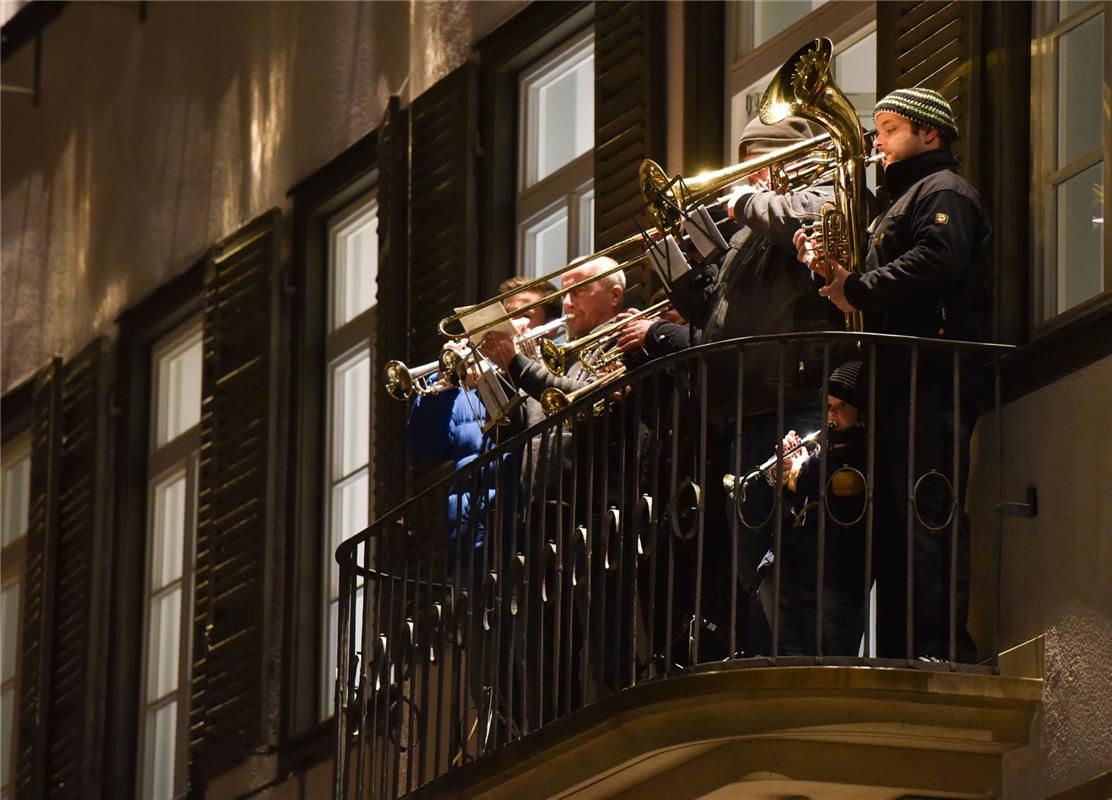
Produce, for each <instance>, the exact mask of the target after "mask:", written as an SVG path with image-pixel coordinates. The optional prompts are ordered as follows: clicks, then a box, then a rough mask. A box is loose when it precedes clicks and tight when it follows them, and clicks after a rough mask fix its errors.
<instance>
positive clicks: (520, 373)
mask: <svg viewBox="0 0 1112 800" xmlns="http://www.w3.org/2000/svg"><path fill="white" fill-rule="evenodd" d="M617 265H618V262H616V261H615V260H614V259H612V258H606V257H605V256H603V257H601V258H596V259H593V260H591V261H588V262H586V263H584V264H582V265H581V266H578V267H576V268H575V269H572V270H568V271H567V272H565V273H564V275H563V277H562V279H561V285H562V287H563V288H567V287H569V286H572V285H574V284H576V283H580V282H582V281H584V280H586V279H588V278H593V277H595V276H596V275H599V274H600V273H603V272H606V271H607V270H611V269H613V268H614V267H616V266H617ZM624 294H625V274H624V273H623V272H622V271H621V270H618V271H617V272H614V273H613V274H611V275H607V276H605V277H602V278H598V279H597V280H594V281H591V282H590V283H588V284H586V285H584V286H581V287H579V288H578V289H574V290H572V291H570V292H568V293H567V294H565V295H564V299H563V311H564V314H571V315H572V317H571V319H569V320H568V339H569V340H570V339H578V338H579V337H581V336H585V335H586V334H588V333H590V332H591V331H593V330H594V329H595V328H597V327H599V326H600V325H603V324H605V323H607V322H609V321H610V320H612V319H613V318H614V317H615V315H617V313H618V312H619V311H620V310H621V308H622V297H623V295H624ZM479 350H480V351H481V352H482V353H483V355H485V356H486V357H487V358H489V359H490V360H491V361H493V362H494V363H495V364H497V365H498V366H500V367H502V368H503V369H504V370H506V372H507V373H508V374H509V376H510V378H511V379H513V381H514V383H515V384H516V385H517V386H518V387H519V388H520V389H522V390H523V391H524V392H525V393H526V394H527V395H529V396H530V397H533V398H536V399H538V400H539V399H540V396H541V393H543V392H544V390H545V389H547V388H549V387H552V386H554V387H556V388H558V389H560V390H562V391H564V392H569V393H570V392H573V391H575V390H576V389H579V388H582V387H583V386H586V385H587V383H588V382H589V380H590V378H591V375H590V373H588V372H587V371H586V370H585V369H583V367H582V366H581V365H580V364H579V363H578V362H573V363H572V364H571V365H569V367H568V368H567V370H566V374H565V375H564V376H559V377H558V376H556V375H553V374H552V373H551V372H549V371H548V369H547V368H545V366H544V365H543V364H540V363H538V362H536V361H533V360H531V359H529V358H528V357H527V356H525V355H524V354H523V353H520V352H518V350H517V347H516V345H515V343H514V340H513V337H512V336H510V335H509V334H507V333H504V332H501V331H490V332H489V333H487V335H486V336H485V337H484V338H483V341H482V344H481V345H480V347H479Z"/></svg>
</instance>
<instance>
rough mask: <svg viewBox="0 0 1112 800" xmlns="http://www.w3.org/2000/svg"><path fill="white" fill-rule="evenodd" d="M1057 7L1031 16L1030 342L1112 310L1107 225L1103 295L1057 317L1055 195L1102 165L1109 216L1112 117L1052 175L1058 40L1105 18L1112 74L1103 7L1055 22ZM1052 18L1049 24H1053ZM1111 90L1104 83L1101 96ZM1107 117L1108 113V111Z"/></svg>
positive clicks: (1108, 18)
mask: <svg viewBox="0 0 1112 800" xmlns="http://www.w3.org/2000/svg"><path fill="white" fill-rule="evenodd" d="M1058 7H1059V5H1058V4H1057V3H1046V4H1036V5H1035V6H1034V7H1033V10H1032V14H1033V15H1034V19H1033V22H1032V27H1033V30H1032V48H1031V54H1032V58H1031V221H1032V225H1031V239H1032V241H1031V244H1032V256H1033V259H1032V260H1033V264H1032V272H1033V279H1032V281H1031V298H1030V299H1031V317H1030V322H1031V333H1032V336H1031V338H1032V339H1038V338H1040V337H1043V336H1047V335H1050V334H1052V333H1054V332H1055V331H1058V330H1061V329H1065V328H1067V327H1070V326H1072V325H1073V324H1075V323H1076V322H1077V321H1078V320H1082V319H1084V318H1086V317H1089V316H1092V315H1094V314H1098V315H1099V314H1101V313H1104V312H1106V311H1107V310H1108V309H1109V308H1112V237H1110V236H1109V235H1108V228H1107V222H1106V223H1105V227H1104V231H1103V236H1102V238H1103V245H1102V249H1101V257H1102V259H1103V272H1104V289H1103V290H1102V291H1101V292H1099V293H1097V294H1095V295H1093V296H1091V297H1089V298H1087V299H1085V300H1083V301H1081V302H1080V303H1077V304H1076V305H1074V306H1072V307H1070V308H1067V309H1065V310H1063V311H1057V310H1056V308H1057V285H1058V277H1059V270H1058V264H1057V259H1058V255H1057V249H1058V224H1057V209H1058V202H1057V189H1058V187H1059V186H1061V185H1062V184H1063V183H1065V182H1066V181H1067V180H1069V179H1070V178H1073V177H1076V176H1077V175H1080V174H1081V173H1083V172H1084V171H1085V170H1086V169H1089V168H1091V167H1093V166H1094V165H1096V164H1100V163H1103V165H1104V166H1103V182H1102V188H1103V193H1104V219H1105V220H1106V221H1107V219H1108V216H1109V214H1108V212H1109V210H1112V200H1110V199H1109V198H1110V195H1112V115H1109V114H1108V113H1105V114H1104V115H1103V118H1102V121H1101V124H1102V134H1101V144H1100V145H1099V146H1098V147H1097V148H1094V149H1093V150H1091V151H1089V152H1087V153H1084V154H1082V155H1080V156H1077V157H1076V158H1074V159H1073V161H1071V162H1070V163H1068V164H1065V165H1063V166H1060V167H1056V168H1055V169H1053V170H1051V169H1050V166H1051V165H1052V164H1056V162H1057V155H1056V153H1055V152H1054V151H1055V149H1056V146H1057V122H1058V113H1057V108H1056V101H1057V99H1058V91H1057V89H1058V87H1057V77H1058V66H1057V55H1058V47H1057V43H1058V41H1059V40H1060V38H1061V37H1062V36H1063V35H1065V34H1067V33H1069V32H1070V31H1072V30H1075V29H1076V28H1077V27H1079V26H1080V25H1083V24H1085V23H1086V22H1088V21H1090V20H1091V19H1093V18H1095V17H1096V16H1098V15H1100V14H1101V13H1103V14H1104V26H1103V27H1104V65H1103V67H1104V69H1103V71H1102V74H1103V75H1105V76H1107V75H1109V74H1110V70H1112V12H1110V11H1109V9H1108V7H1107V4H1106V3H1102V2H1099V1H1098V2H1093V3H1090V4H1089V5H1087V6H1086V7H1084V8H1082V9H1080V10H1078V11H1075V12H1074V13H1073V14H1071V15H1070V16H1069V17H1067V18H1066V19H1064V20H1058V19H1057V18H1056V15H1057V12H1058ZM1052 17H1053V18H1052ZM1109 88H1110V84H1109V79H1108V78H1107V77H1105V82H1104V86H1103V92H1102V96H1107V94H1108V90H1109ZM1106 111H1107V108H1106Z"/></svg>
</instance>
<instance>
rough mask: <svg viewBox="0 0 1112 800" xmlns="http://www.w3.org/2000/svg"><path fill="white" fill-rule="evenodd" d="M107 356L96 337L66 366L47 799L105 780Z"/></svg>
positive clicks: (88, 792) (86, 793)
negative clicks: (103, 768) (103, 774)
mask: <svg viewBox="0 0 1112 800" xmlns="http://www.w3.org/2000/svg"><path fill="white" fill-rule="evenodd" d="M106 353H107V345H106V342H105V340H104V339H103V338H98V339H96V340H94V341H93V342H92V344H90V345H89V346H87V347H86V348H85V349H84V350H83V351H82V352H81V353H79V354H78V355H77V356H76V357H75V358H73V359H72V360H70V361H69V363H67V364H66V366H65V369H64V371H63V378H62V416H61V424H62V431H63V432H64V436H63V439H62V447H61V460H60V464H61V469H60V471H59V481H60V485H59V495H58V496H59V504H58V520H57V524H58V541H57V548H56V550H55V558H56V562H55V563H56V568H55V570H54V578H55V588H54V597H55V599H54V625H53V627H54V632H53V653H52V656H51V659H50V663H51V667H50V708H49V731H50V743H49V749H48V753H47V769H46V788H47V796H49V797H72V798H84V797H92V796H96V795H97V794H99V789H100V786H101V780H102V764H103V751H102V747H103V742H104V708H103V692H102V690H101V688H102V686H103V683H104V680H105V678H106V672H105V665H106V663H107V658H108V649H107V637H108V625H107V622H106V618H107V608H108V583H107V580H106V566H107V563H108V558H109V555H110V553H111V546H110V541H109V538H108V535H107V531H108V530H109V528H108V525H107V520H108V508H107V505H108V500H107V498H108V497H109V496H110V487H109V474H110V471H109V463H110V462H109V458H108V441H109V439H108V357H107V354H106Z"/></svg>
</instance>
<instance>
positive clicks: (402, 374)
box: [386, 361, 452, 400]
mask: <svg viewBox="0 0 1112 800" xmlns="http://www.w3.org/2000/svg"><path fill="white" fill-rule="evenodd" d="M450 388H452V384H451V383H450V382H449V381H448V380H447V379H446V378H444V377H442V376H441V375H440V362H439V361H430V362H429V363H427V364H421V365H420V366H418V367H407V366H406V365H405V364H403V363H402V362H401V361H387V362H386V393H387V394H388V395H390V396H391V397H393V398H394V399H395V400H408V399H409V398H411V397H413V395H415V394H416V395H426V394H439V393H440V392H443V391H444V390H445V389H450Z"/></svg>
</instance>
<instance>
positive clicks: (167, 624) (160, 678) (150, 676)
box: [147, 588, 181, 701]
mask: <svg viewBox="0 0 1112 800" xmlns="http://www.w3.org/2000/svg"><path fill="white" fill-rule="evenodd" d="M149 652H150V655H149V660H148V666H147V700H148V701H153V700H158V699H159V698H161V697H165V696H166V695H168V694H170V693H171V692H174V691H176V690H177V688H178V662H179V659H180V655H181V589H180V588H178V589H174V590H173V591H171V592H167V593H166V594H164V595H161V596H158V597H155V598H154V599H153V600H152V601H151V629H150V647H149Z"/></svg>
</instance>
